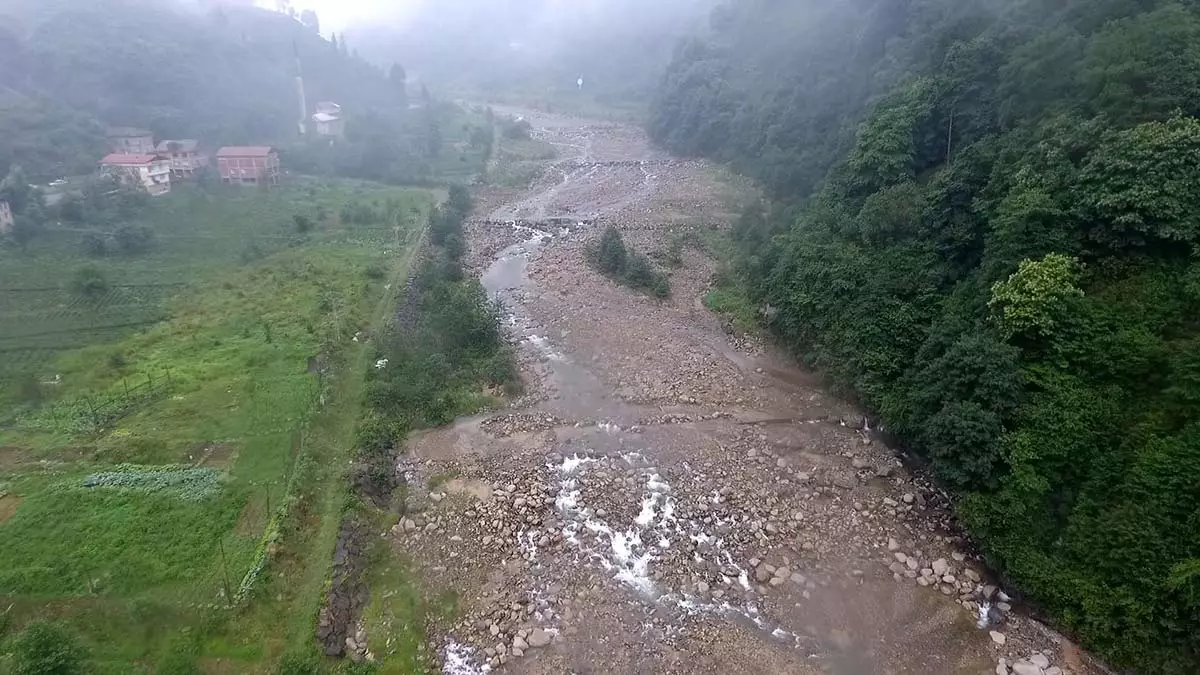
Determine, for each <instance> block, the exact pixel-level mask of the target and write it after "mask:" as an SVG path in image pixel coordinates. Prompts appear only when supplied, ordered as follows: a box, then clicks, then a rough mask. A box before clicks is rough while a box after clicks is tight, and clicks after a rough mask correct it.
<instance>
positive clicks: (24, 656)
mask: <svg viewBox="0 0 1200 675" xmlns="http://www.w3.org/2000/svg"><path fill="white" fill-rule="evenodd" d="M13 657H14V658H13V666H14V667H13V673H14V675H75V674H76V673H85V672H87V667H86V665H87V663H86V661H87V653H86V652H85V651H84V649H83V647H82V646H81V645H80V644H79V642H78V640H77V639H76V638H75V636H74V635H71V634H70V633H68V632H67V631H65V630H63V629H62V628H61V627H59V626H57V625H55V624H53V623H50V622H48V621H34V622H33V623H31V624H29V625H28V626H26V627H25V630H24V631H22V632H21V634H20V635H18V636H17V639H16V641H15V642H14V644H13Z"/></svg>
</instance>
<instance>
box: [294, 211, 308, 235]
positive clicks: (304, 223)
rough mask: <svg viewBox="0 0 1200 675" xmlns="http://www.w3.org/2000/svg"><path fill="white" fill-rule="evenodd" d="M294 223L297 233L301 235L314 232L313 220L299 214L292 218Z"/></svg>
mask: <svg viewBox="0 0 1200 675" xmlns="http://www.w3.org/2000/svg"><path fill="white" fill-rule="evenodd" d="M292 222H293V223H295V225H296V231H297V232H299V233H300V234H308V233H309V232H312V229H313V221H312V218H309V217H308V216H304V215H300V214H298V213H297V214H296V215H294V216H292Z"/></svg>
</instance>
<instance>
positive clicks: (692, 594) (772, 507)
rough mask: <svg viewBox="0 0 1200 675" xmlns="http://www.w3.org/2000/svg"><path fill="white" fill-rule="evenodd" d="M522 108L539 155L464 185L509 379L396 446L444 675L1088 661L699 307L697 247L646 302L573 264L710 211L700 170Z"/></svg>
mask: <svg viewBox="0 0 1200 675" xmlns="http://www.w3.org/2000/svg"><path fill="white" fill-rule="evenodd" d="M523 114H524V115H525V116H526V118H527V119H529V120H530V121H531V122H532V123H533V124H534V127H535V130H536V133H537V134H538V136H539V137H540V138H542V139H543V140H546V141H547V142H550V143H552V144H554V145H555V146H556V147H557V148H558V150H559V157H558V158H557V159H556V160H553V161H551V162H548V163H547V167H546V172H545V175H544V177H543V178H542V179H541V180H540V181H538V182H537V183H536V184H535V185H533V186H532V187H531V188H530V189H528V190H526V191H521V192H514V191H508V192H503V193H502V192H499V191H497V192H496V193H494V194H491V193H486V192H485V193H484V194H483V195H481V198H480V203H481V204H482V205H483V206H481V209H480V212H479V213H477V214H476V215H475V221H474V223H473V224H472V226H471V227H470V230H469V234H470V244H471V251H472V252H471V256H470V258H469V261H470V265H471V267H472V268H473V269H474V270H476V271H477V272H478V273H479V274H480V275H481V276H482V278H483V281H484V284H485V286H486V287H487V288H488V290H489V291H490V292H491V293H492V294H493V295H494V296H495V297H497V298H498V299H500V300H501V301H502V302H503V303H504V305H505V307H506V311H507V312H508V316H507V320H506V323H507V326H508V329H509V331H510V333H511V337H512V339H513V340H514V341H515V342H516V343H517V344H519V346H520V350H519V351H520V358H521V363H522V372H523V376H524V378H525V380H526V386H527V390H528V391H527V394H526V395H525V396H523V397H522V398H521V399H520V400H518V401H516V402H514V404H513V406H512V408H511V409H509V410H505V411H503V412H501V413H498V414H495V415H491V416H485V417H482V418H474V419H469V420H463V421H461V422H460V423H459V424H457V425H455V426H453V427H450V428H446V429H441V430H437V431H434V432H429V433H425V434H422V435H420V436H419V437H415V438H414V439H413V440H412V442H411V443H410V447H409V448H408V452H407V453H406V455H405V456H404V457H403V458H402V460H401V465H400V466H399V467H398V469H397V470H398V472H400V473H401V474H403V476H404V478H405V480H406V482H407V484H408V485H409V491H408V495H409V496H408V503H407V504H406V516H405V517H404V518H403V519H402V520H401V521H400V522H399V523H398V524H397V525H396V526H395V527H394V528H393V529H392V531H391V532H390V533H388V535H387V536H389V537H391V538H392V540H393V543H394V546H395V547H396V549H397V552H398V553H400V554H402V555H404V556H406V557H407V558H410V559H412V560H414V561H415V562H416V563H417V565H418V567H419V569H420V570H421V579H422V584H424V585H425V586H426V587H427V588H428V589H429V591H430V592H431V593H440V592H443V591H446V590H453V591H455V592H456V593H457V597H458V598H459V605H460V610H461V611H460V613H459V615H458V616H457V617H456V618H455V619H454V620H452V621H449V622H447V623H445V624H444V625H438V626H436V630H435V633H434V634H432V635H430V643H429V648H430V650H431V651H433V652H435V653H437V654H438V655H439V659H440V662H441V663H442V666H443V670H444V672H447V673H480V672H493V671H500V670H504V671H511V672H520V673H562V672H604V673H635V672H637V673H642V672H680V673H684V672H687V673H696V672H713V673H740V672H745V673H838V674H846V675H857V674H860V673H861V674H866V673H922V674H925V673H929V674H936V673H979V674H981V675H983V674H990V673H1002V674H1003V673H1016V674H1018V675H1037V674H1040V675H1060V674H1062V673H1075V674H1076V675H1079V674H1081V673H1088V672H1092V671H1091V670H1089V669H1090V668H1092V666H1091V665H1090V663H1089V662H1088V661H1087V660H1086V658H1085V657H1084V656H1082V655H1081V654H1080V653H1079V652H1078V650H1076V649H1075V648H1074V647H1073V646H1072V645H1071V644H1070V643H1069V642H1068V641H1067V640H1065V639H1064V638H1062V637H1061V636H1059V635H1057V634H1055V633H1054V632H1053V631H1051V630H1050V629H1048V628H1046V627H1045V626H1043V625H1041V624H1039V623H1037V622H1036V621H1033V620H1031V619H1029V618H1027V617H1026V616H1025V614H1024V613H1023V612H1021V611H1019V608H1017V609H1014V607H1013V604H1014V602H1015V601H1014V600H1013V599H1012V598H1010V597H1009V596H1008V595H1007V594H1006V593H1005V591H1004V589H1003V588H1002V586H1001V584H999V583H998V582H997V581H996V580H995V579H992V578H991V577H990V576H989V574H988V572H987V570H986V569H985V568H984V567H983V565H982V564H981V563H980V562H979V561H978V560H977V559H976V558H975V556H974V555H973V554H972V553H971V550H970V547H969V545H968V543H967V542H966V540H965V539H964V537H963V536H962V534H961V532H960V531H959V530H958V528H957V526H956V524H955V523H954V520H953V518H952V517H951V515H950V510H949V503H948V500H947V498H946V495H945V494H943V493H942V492H941V491H940V490H939V489H938V488H937V487H936V486H934V485H932V484H930V483H929V482H927V481H926V480H924V479H923V478H922V477H921V476H920V475H918V474H914V473H912V472H910V471H909V470H908V469H907V468H906V467H905V465H904V463H903V462H902V461H901V459H900V458H899V457H898V455H897V453H895V452H894V451H893V450H891V449H889V448H888V447H887V446H886V445H885V444H884V443H883V442H881V440H880V439H879V438H878V437H877V435H876V434H875V433H874V432H873V431H872V429H871V428H870V425H869V422H868V420H867V419H865V418H864V417H863V415H862V414H861V413H860V412H859V411H857V410H855V409H854V408H853V407H852V406H850V405H848V404H846V403H845V402H844V401H842V400H839V399H838V398H837V397H835V396H833V395H831V394H830V393H828V392H827V391H825V390H824V389H823V388H822V387H821V384H820V381H819V379H818V378H816V377H815V376H813V375H812V374H810V373H806V372H803V371H801V370H799V369H797V368H796V367H795V366H794V365H792V364H791V363H789V361H788V359H786V358H784V357H782V356H781V355H778V354H775V353H773V351H772V350H771V349H770V348H767V347H764V346H763V345H751V344H749V343H747V342H746V341H744V340H735V339H733V338H732V337H731V336H730V335H729V334H728V333H727V332H726V331H725V330H724V328H723V325H722V321H721V320H720V319H719V318H718V317H715V316H713V315H711V314H710V313H709V312H707V311H706V310H705V309H704V308H703V307H702V305H701V304H700V303H699V301H698V300H699V298H700V297H701V296H702V295H703V293H704V292H705V290H706V289H707V287H708V285H709V283H710V280H711V278H712V273H713V265H712V262H711V261H710V260H708V259H707V258H706V257H705V256H704V254H703V253H702V252H701V251H700V250H698V249H694V248H688V249H686V250H685V252H684V261H683V265H682V266H681V267H680V268H679V269H677V270H673V271H672V276H671V282H672V289H673V296H672V298H671V299H670V300H668V301H664V302H660V301H657V300H653V299H650V298H647V297H644V296H641V295H638V294H635V293H633V292H631V291H629V290H628V289H625V288H623V287H620V286H617V285H614V284H613V283H611V282H610V281H608V280H607V279H605V278H604V277H602V276H600V275H599V274H597V273H595V272H594V271H593V270H591V269H590V268H588V267H587V265H586V264H585V263H584V260H583V255H582V250H583V246H584V245H585V243H586V242H587V241H588V240H589V239H590V238H592V237H594V236H596V235H597V234H598V229H599V228H601V227H603V226H605V225H608V224H612V225H615V226H616V227H618V228H619V229H621V230H622V232H623V233H624V234H625V237H626V241H627V242H628V243H630V244H632V245H634V246H637V247H638V248H639V249H641V250H643V251H650V250H653V248H654V247H656V246H661V245H663V242H664V240H665V237H667V236H670V235H676V234H678V233H680V232H686V231H687V230H688V229H689V228H690V229H694V228H702V227H711V226H713V225H714V224H720V223H727V222H728V221H729V220H730V219H731V218H732V216H731V215H730V214H728V213H726V211H727V208H728V207H727V205H726V202H725V200H724V199H722V198H721V197H720V195H721V194H722V190H723V189H724V188H722V186H721V185H719V184H718V183H717V182H716V181H715V178H714V176H715V173H714V171H713V170H712V169H711V168H710V167H707V166H705V165H703V164H701V163H697V162H690V161H680V160H674V159H671V158H669V157H665V156H663V155H662V154H660V153H659V152H657V151H656V150H654V149H653V148H652V147H651V146H650V145H649V143H648V142H647V140H646V139H645V138H644V136H643V135H642V133H641V132H640V131H638V130H636V129H632V128H628V127H623V126H617V125H612V124H607V123H590V122H588V121H583V120H575V119H570V118H565V117H558V116H548V115H541V114H536V113H523ZM510 221H511V222H512V223H513V224H507V223H509V222H510ZM517 221H520V222H517Z"/></svg>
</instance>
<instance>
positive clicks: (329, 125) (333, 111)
mask: <svg viewBox="0 0 1200 675" xmlns="http://www.w3.org/2000/svg"><path fill="white" fill-rule="evenodd" d="M312 120H313V124H314V125H315V126H316V128H317V135H318V136H337V137H339V138H340V137H341V136H342V134H344V133H345V132H346V122H345V120H343V119H342V106H340V105H338V104H336V103H334V102H333V101H321V102H320V103H318V104H317V112H316V113H314V114H313V116H312Z"/></svg>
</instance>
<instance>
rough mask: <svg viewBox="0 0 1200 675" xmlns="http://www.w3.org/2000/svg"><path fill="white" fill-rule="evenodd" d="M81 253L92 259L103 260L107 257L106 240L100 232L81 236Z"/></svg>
mask: <svg viewBox="0 0 1200 675" xmlns="http://www.w3.org/2000/svg"><path fill="white" fill-rule="evenodd" d="M82 246H83V252H84V254H85V255H87V256H90V257H92V258H103V257H104V256H106V255H108V238H107V237H105V236H104V235H103V234H101V233H100V232H88V233H86V234H84V235H83V242H82Z"/></svg>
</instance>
